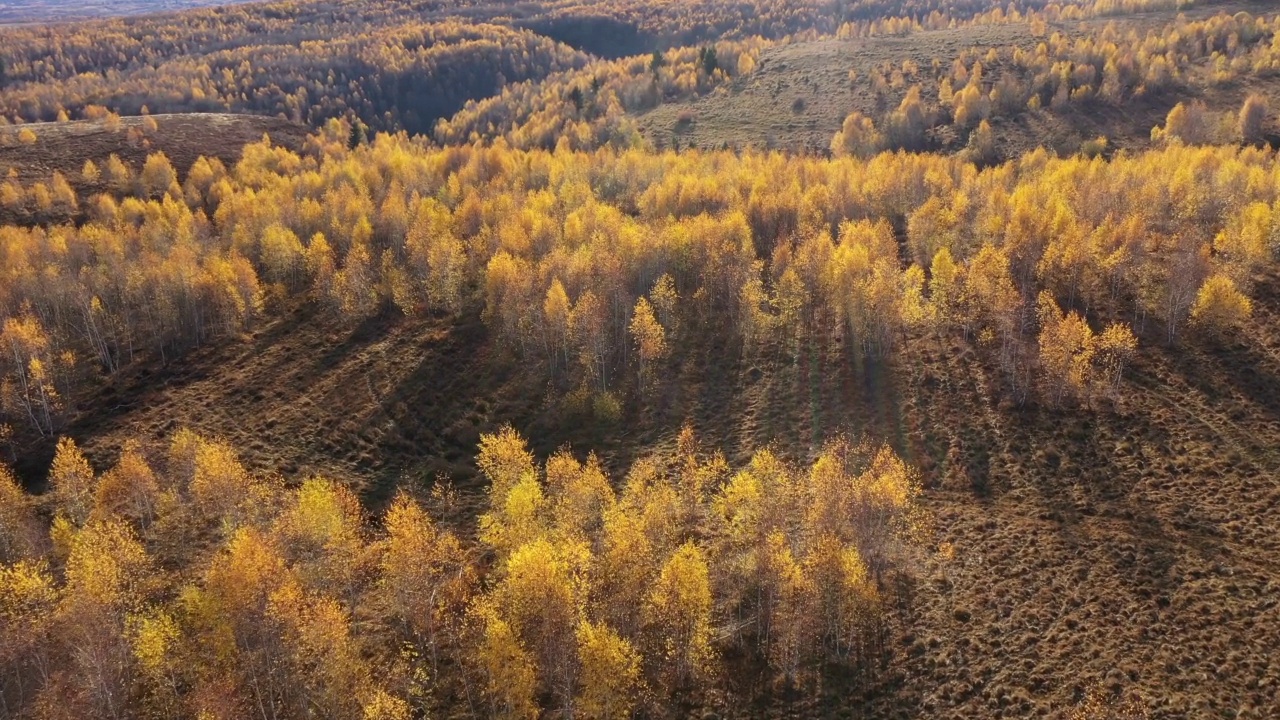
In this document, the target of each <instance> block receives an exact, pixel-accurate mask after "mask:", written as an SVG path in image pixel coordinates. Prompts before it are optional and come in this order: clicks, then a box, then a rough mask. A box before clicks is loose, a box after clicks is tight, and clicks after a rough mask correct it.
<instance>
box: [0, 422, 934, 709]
mask: <svg viewBox="0 0 1280 720" xmlns="http://www.w3.org/2000/svg"><path fill="white" fill-rule="evenodd" d="M478 464H479V466H480V468H481V470H482V471H483V472H484V474H485V475H486V476H487V478H488V479H489V481H490V483H491V485H490V490H489V503H488V508H489V509H488V512H486V513H485V514H484V515H483V516H481V518H480V519H479V542H478V543H471V542H468V541H465V540H463V539H461V538H460V537H458V536H456V535H455V534H453V533H452V532H450V531H449V530H448V529H446V528H444V527H442V526H441V525H439V524H438V523H437V522H436V521H434V520H433V518H432V517H431V514H430V513H429V512H428V509H427V507H425V506H424V505H423V504H422V503H420V502H418V501H417V500H415V499H414V498H413V497H411V496H410V495H408V494H406V493H401V494H400V495H398V496H397V497H396V498H395V499H394V500H393V501H392V502H391V504H390V507H388V508H387V510H386V511H385V513H384V514H383V515H382V517H381V519H380V520H381V522H379V523H378V524H377V527H374V526H372V525H371V523H370V522H369V521H368V519H367V518H366V514H365V511H364V510H363V509H362V508H361V506H360V504H359V502H358V500H357V499H356V498H355V496H354V495H353V494H352V493H351V492H350V491H349V490H347V489H346V488H345V487H343V486H341V485H339V484H336V483H334V482H332V481H330V480H327V479H324V478H319V477H315V478H309V479H305V480H304V481H302V482H301V484H300V485H297V486H295V487H292V488H286V486H285V485H284V484H283V483H282V482H281V481H280V480H279V479H278V478H272V477H260V476H256V475H254V474H253V473H250V472H249V471H247V470H246V469H245V468H244V467H243V466H242V465H241V464H240V462H239V461H238V459H237V458H236V454H235V452H234V451H233V450H232V449H231V448H230V447H228V446H227V445H225V444H223V443H220V442H217V441H212V440H209V439H206V438H202V437H199V436H196V435H194V434H193V433H190V432H188V431H185V430H182V431H179V432H177V433H176V434H175V435H174V436H173V438H172V439H171V441H170V443H169V446H168V448H167V449H154V450H149V449H148V448H144V447H143V446H141V445H139V444H136V443H133V444H129V445H126V447H125V448H124V450H123V451H122V453H121V455H120V457H119V460H118V462H117V463H116V465H115V467H113V468H111V469H110V470H108V471H106V472H104V473H101V474H99V473H97V472H95V470H94V468H93V467H92V466H91V465H90V464H89V463H88V461H87V460H86V459H85V458H84V456H83V455H82V454H81V452H80V451H79V449H78V448H77V447H76V445H75V443H74V442H72V441H71V440H69V439H63V440H61V441H60V442H59V444H58V449H57V454H56V456H55V458H54V460H53V465H52V467H51V469H50V471H49V486H50V488H51V489H50V492H49V493H47V494H46V495H44V496H41V497H32V496H29V495H27V494H25V492H24V491H23V490H22V489H21V487H20V486H19V485H18V484H17V482H16V480H15V479H14V478H13V476H12V475H11V474H10V473H9V472H8V471H7V470H6V469H5V468H4V467H3V466H0V618H2V619H3V620H4V622H3V623H0V641H2V642H0V707H3V708H4V709H5V714H6V716H8V717H15V718H17V717H28V716H35V717H54V716H56V717H145V716H157V717H177V716H195V717H212V718H236V717H249V716H253V717H259V716H260V717H267V718H281V719H283V718H304V717H315V716H316V715H320V716H323V717H328V718H352V719H353V720H359V719H361V718H363V719H366V720H367V719H369V718H382V719H393V720H407V718H410V717H421V716H422V714H423V713H428V714H430V713H432V712H433V711H434V710H435V709H436V708H437V707H449V706H451V705H456V704H458V703H465V702H467V701H470V702H472V703H474V704H476V705H477V706H480V707H484V708H487V710H486V711H483V712H482V713H481V714H483V715H484V716H486V717H510V718H529V717H534V716H535V715H536V713H537V711H538V709H539V707H540V706H544V705H545V706H546V707H547V709H551V708H559V709H561V710H562V711H563V712H565V713H566V715H574V716H580V717H585V718H625V717H630V716H631V715H632V713H633V711H635V710H638V709H641V708H647V709H649V710H651V711H656V712H657V713H658V716H662V715H663V714H665V713H664V712H663V710H662V708H663V707H666V704H667V702H668V701H669V700H670V699H672V698H674V697H689V698H693V699H694V700H695V701H699V700H704V699H705V695H704V693H705V692H706V691H708V690H710V689H712V688H724V687H726V686H727V684H726V683H725V675H726V674H727V673H729V672H732V671H734V670H735V668H736V669H737V671H739V672H741V671H742V670H743V669H745V670H747V671H748V672H758V671H759V672H765V673H768V674H770V675H773V676H776V677H778V678H782V679H784V680H785V681H786V682H788V683H790V684H793V685H796V686H799V687H806V688H808V687H812V686H813V685H812V683H813V681H814V680H815V679H816V678H818V677H819V676H820V675H821V674H822V673H824V672H827V671H828V668H830V667H832V666H836V667H842V668H846V670H844V672H847V671H848V670H847V668H850V667H852V668H854V669H859V670H861V671H863V672H870V671H871V670H872V668H873V667H874V665H875V663H874V662H873V661H876V660H878V656H879V654H880V653H881V652H882V643H883V628H882V627H881V622H882V620H881V614H882V613H881V605H882V600H881V596H882V595H883V594H884V593H885V592H887V591H888V590H887V589H886V588H888V587H889V586H890V583H888V582H887V580H888V579H889V576H890V574H891V573H892V572H893V571H894V567H895V559H896V558H898V557H900V553H899V548H900V547H901V546H902V544H903V543H904V542H907V543H910V542H912V541H913V537H914V518H915V514H916V509H915V502H916V496H917V495H918V493H919V483H918V480H917V478H916V476H915V473H914V471H912V470H911V469H910V468H908V467H907V466H906V465H904V464H903V463H902V461H901V460H899V459H898V458H897V457H896V456H895V455H894V454H893V452H892V451H891V450H889V449H887V448H880V449H876V448H873V447H868V446H860V445H853V444H850V443H847V442H834V443H832V444H830V445H828V446H827V447H826V448H825V449H824V450H823V452H822V453H821V455H820V456H819V457H818V458H817V460H816V461H815V462H814V463H813V464H812V465H811V466H810V467H807V468H799V467H795V466H793V465H791V464H788V463H787V462H784V461H783V460H781V459H779V458H778V457H777V456H776V455H775V454H774V453H773V452H771V451H768V450H764V451H760V452H758V453H757V454H756V455H755V457H753V458H752V460H751V462H750V463H749V464H748V465H747V466H746V467H743V468H741V469H738V470H736V471H734V470H732V469H731V468H730V467H729V465H728V464H727V463H726V462H725V460H724V458H723V457H721V456H720V455H719V454H712V455H704V454H702V453H700V452H699V450H698V448H697V445H696V442H695V441H694V438H693V435H692V432H691V431H689V430H688V429H686V430H685V431H684V432H683V433H682V434H681V435H680V439H679V443H678V447H677V451H676V453H675V454H674V455H673V456H670V457H652V458H648V459H645V460H642V461H639V462H637V463H636V464H635V465H634V466H633V467H632V468H631V470H630V472H629V473H628V474H627V476H626V478H625V479H624V481H623V482H622V484H621V485H622V487H621V490H620V491H618V490H615V489H614V486H613V483H612V482H611V481H610V479H609V477H608V475H607V474H606V473H605V471H604V470H603V468H602V467H601V465H600V463H599V461H598V460H597V459H596V457H595V456H594V455H592V456H589V457H588V458H587V459H586V461H585V462H582V461H580V460H579V459H578V458H576V457H574V455H573V454H572V453H570V452H568V451H567V450H563V451H560V452H558V453H556V454H555V455H553V456H552V457H550V458H548V459H547V461H546V463H545V464H544V465H541V466H539V465H536V464H535V462H534V458H533V456H532V455H531V454H530V453H529V451H528V449H527V448H526V447H525V443H524V441H523V440H522V439H521V438H520V437H519V436H518V435H517V434H516V433H515V432H514V431H512V430H509V429H507V430H503V431H502V432H500V433H497V434H494V435H486V436H483V437H482V439H481V443H480V453H479V458H478ZM441 499H442V495H441V494H439V493H436V494H434V495H433V498H432V500H431V501H429V503H428V504H429V505H431V504H438V503H439V502H440V501H441ZM45 518H51V520H46V519H45ZM746 692H747V693H748V696H747V697H748V698H749V697H750V694H752V693H754V692H756V690H746ZM478 709H479V707H477V710H478Z"/></svg>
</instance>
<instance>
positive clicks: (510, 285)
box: [0, 121, 1280, 434]
mask: <svg viewBox="0 0 1280 720" xmlns="http://www.w3.org/2000/svg"><path fill="white" fill-rule="evenodd" d="M349 135H350V132H349V131H348V129H347V128H346V127H345V126H343V125H342V124H341V123H338V122H336V121H335V122H333V123H330V127H329V128H328V129H327V130H326V131H325V132H323V133H321V134H318V135H316V136H315V137H314V138H313V139H312V140H311V141H310V142H309V146H310V148H309V151H308V152H307V153H306V154H304V155H295V154H293V153H291V152H288V151H286V150H284V149H282V148H279V147H272V146H270V145H269V144H267V143H262V144H257V145H252V146H250V147H249V148H248V149H247V150H246V155H245V158H244V160H243V161H242V162H240V163H239V164H238V165H237V166H236V167H235V168H234V169H233V170H231V171H230V172H228V171H226V170H224V169H223V168H222V167H221V166H220V165H219V164H217V163H209V162H207V161H203V160H202V161H200V162H197V163H196V164H195V166H193V167H192V168H191V169H190V170H189V171H188V172H187V173H186V176H185V177H179V176H178V174H177V173H175V172H174V170H173V168H172V167H170V166H169V164H168V163H167V162H166V161H165V160H164V159H163V157H161V156H156V157H153V158H152V160H150V161H148V163H147V165H146V167H144V168H142V169H141V171H140V172H138V171H135V170H130V169H129V168H127V167H123V164H120V165H122V167H120V168H114V169H113V168H110V167H109V168H107V171H106V172H107V173H108V174H110V175H112V176H113V177H116V178H117V179H118V181H119V184H118V190H117V192H114V193H107V194H101V195H96V196H93V197H90V198H82V199H80V200H79V201H78V202H79V203H80V204H81V205H82V206H84V207H86V208H87V211H86V212H87V218H88V220H87V222H84V223H83V224H80V225H78V226H71V225H53V226H46V227H39V226H37V227H30V228H16V227H8V228H4V229H2V230H0V269H2V270H0V271H2V272H3V275H2V276H0V280H2V281H3V282H0V314H2V315H3V317H4V318H5V320H4V323H5V325H4V328H5V329H4V333H3V335H2V336H0V346H3V347H4V348H5V350H6V352H5V354H4V356H3V359H2V360H0V367H2V368H3V373H4V374H3V377H4V378H5V379H4V385H3V387H4V395H3V397H4V412H5V415H6V417H7V418H8V420H7V421H8V422H10V423H11V424H14V425H15V426H20V427H31V428H32V429H33V430H36V431H39V432H41V433H45V434H48V433H52V432H54V431H55V429H56V427H57V418H58V417H59V415H60V413H61V412H64V411H65V410H64V408H65V406H66V401H67V400H68V399H69V398H71V397H73V396H74V392H73V390H74V387H75V383H76V378H78V377H83V376H84V374H85V373H94V372H99V371H101V372H108V373H109V372H112V371H114V370H115V369H116V368H118V367H120V366H121V365H122V364H124V363H127V362H129V361H130V360H131V359H133V358H134V357H136V355H137V354H138V353H139V352H143V353H147V354H149V355H152V356H159V357H169V356H171V355H173V354H174V353H176V352H180V351H181V350H182V349H184V348H188V347H191V346H194V345H198V344H200V343H204V342H207V341H209V340H210V339H212V338H216V337H218V336H223V335H227V334H230V333H235V332H239V331H241V330H244V329H246V328H249V327H251V326H252V325H253V324H254V323H256V322H259V321H260V318H262V317H263V316H264V314H270V313H271V312H274V311H273V310H272V308H274V307H279V306H280V302H279V301H281V300H283V299H285V298H288V297H290V296H294V295H305V296H309V297H311V298H313V299H314V300H316V301H317V302H320V303H322V304H324V305H326V306H328V307H329V308H331V311H332V312H334V313H336V314H338V315H340V316H342V317H344V318H347V319H349V320H350V321H351V322H353V323H354V322H357V321H359V320H360V319H363V318H366V317H369V316H371V315H373V314H377V313H381V312H385V311H387V310H390V309H394V310H395V311H398V312H404V313H410V314H412V313H420V312H427V311H430V312H446V313H458V312H468V311H469V308H477V309H479V310H481V311H482V312H483V315H484V317H485V319H486V321H487V322H488V324H489V326H490V328H491V329H492V332H493V335H494V338H495V339H496V340H497V341H498V342H500V343H502V344H504V345H506V346H507V347H509V348H510V349H511V351H512V352H514V353H517V354H519V355H522V356H524V357H526V358H528V359H531V360H532V359H536V360H539V361H541V363H540V365H541V367H544V368H545V370H546V373H547V377H548V378H549V379H551V380H553V381H554V382H555V384H557V385H558V386H560V387H562V388H564V389H565V390H573V389H580V390H582V391H583V392H587V393H590V394H595V395H597V396H598V397H602V398H603V397H606V396H607V395H608V394H610V393H613V394H616V393H618V392H624V391H626V390H627V388H629V387H630V386H631V383H630V381H629V379H630V378H633V377H634V378H637V382H638V383H639V384H640V385H643V384H646V383H648V382H649V381H652V380H658V381H661V378H662V377H663V376H664V375H665V373H663V372H661V371H660V369H659V368H660V367H661V366H662V365H661V364H662V363H664V362H672V361H675V360H678V359H679V357H681V355H682V353H683V352H685V351H686V349H687V347H688V345H689V342H690V341H692V340H693V339H695V338H700V339H706V338H708V337H715V338H720V339H722V340H724V341H726V342H728V343H729V344H730V346H731V347H733V346H736V347H740V348H742V349H743V351H745V352H750V353H764V354H766V355H772V354H779V353H780V354H781V355H782V356H787V355H788V354H791V353H794V352H797V351H798V348H799V346H798V345H797V344H796V343H817V344H819V345H821V346H826V345H829V344H833V343H834V344H835V345H834V346H836V347H843V348H845V351H846V352H847V353H848V354H849V356H850V358H851V359H856V358H862V357H870V358H891V357H893V356H894V355H895V354H896V352H897V351H898V350H899V349H900V348H901V347H902V346H903V344H904V340H906V339H909V338H911V337H913V336H916V337H919V336H927V335H931V334H936V335H940V336H942V335H949V334H954V335H960V336H962V337H964V338H967V339H969V340H971V341H972V342H974V343H975V344H977V345H978V346H979V348H985V349H986V351H987V352H989V353H990V357H991V359H992V361H993V362H995V363H998V364H999V366H1000V367H1002V368H1004V370H1005V371H1006V377H1007V379H1008V383H1009V390H1010V391H1011V392H1012V393H1014V395H1015V396H1017V397H1028V396H1030V394H1031V393H1032V391H1033V390H1034V387H1035V386H1036V385H1037V384H1039V383H1040V380H1037V378H1041V379H1043V381H1044V382H1045V383H1047V385H1048V386H1049V387H1052V388H1056V387H1058V385H1057V383H1059V381H1061V379H1062V378H1061V377H1054V376H1056V375H1061V374H1062V373H1063V372H1065V370H1064V368H1067V367H1068V366H1069V365H1070V364H1069V363H1068V364H1063V363H1059V362H1049V361H1047V360H1046V359H1045V358H1048V357H1049V356H1051V355H1052V354H1053V353H1051V352H1050V353H1045V352H1043V351H1037V344H1039V345H1040V346H1044V344H1045V343H1044V338H1043V337H1042V335H1043V334H1044V333H1045V332H1046V331H1047V329H1048V328H1049V326H1051V325H1056V321H1055V322H1054V323H1047V322H1046V318H1049V317H1050V315H1049V314H1046V313H1042V312H1041V311H1040V308H1041V305H1042V303H1040V301H1039V300H1038V298H1039V297H1040V295H1041V291H1044V290H1047V291H1049V293H1050V295H1051V298H1052V299H1054V300H1056V301H1057V303H1059V304H1060V306H1061V307H1062V308H1065V310H1063V312H1071V313H1076V314H1077V315H1078V317H1079V318H1080V319H1081V320H1082V321H1083V322H1085V323H1086V324H1088V325H1089V326H1091V327H1092V328H1093V331H1092V332H1094V333H1096V334H1098V335H1099V336H1102V335H1105V334H1106V332H1113V336H1114V333H1123V332H1130V331H1129V330H1127V329H1123V330H1122V328H1123V327H1124V326H1132V332H1133V333H1134V334H1137V335H1141V334H1142V333H1143V332H1144V330H1145V328H1147V327H1149V326H1151V325H1152V323H1153V321H1154V322H1158V323H1160V324H1161V325H1162V326H1163V328H1164V334H1165V337H1166V339H1167V340H1168V341H1173V340H1175V339H1176V338H1177V336H1178V335H1179V333H1180V331H1181V330H1182V328H1183V327H1184V325H1185V324H1186V323H1187V321H1188V320H1189V319H1191V318H1192V317H1193V310H1194V311H1195V315H1194V317H1195V318H1196V319H1198V321H1199V322H1198V323H1197V324H1199V325H1209V326H1215V328H1217V329H1220V330H1222V331H1227V330H1228V329H1229V328H1230V327H1232V326H1235V325H1236V324H1238V322H1239V321H1240V319H1242V318H1243V317H1245V316H1247V314H1248V310H1249V306H1248V303H1247V295H1248V292H1249V289H1250V285H1251V278H1252V276H1253V272H1254V270H1255V269H1257V268H1258V267H1259V266H1260V265H1261V264H1262V263H1265V262H1267V261H1269V260H1270V258H1272V257H1273V253H1274V252H1275V249H1276V239H1277V231H1276V221H1275V217H1276V212H1277V206H1276V203H1277V193H1278V192H1280V188H1278V186H1277V184H1276V182H1275V181H1274V178H1275V177H1277V174H1276V168H1275V165H1276V158H1275V156H1274V154H1272V153H1271V152H1269V151H1264V150H1260V149H1247V150H1241V149H1235V148H1231V147H1193V146H1187V145H1182V144H1174V145H1171V146H1169V147H1167V148H1166V149H1163V150H1158V151H1151V152H1148V153H1144V154H1140V155H1133V156H1121V157H1117V158H1115V159H1112V160H1110V161H1105V160H1102V159H1098V158H1095V159H1092V160H1089V159H1084V158H1065V159H1060V158H1054V157H1051V156H1050V155H1048V154H1047V153H1045V152H1043V151H1037V152H1034V153H1031V154H1028V155H1027V156H1025V157H1023V158H1021V159H1019V160H1018V161H1017V162H1014V163H1009V164H1005V165H1001V166H997V167H992V168H989V169H984V170H979V169H978V168H977V167H975V166H974V165H973V164H971V163H970V162H968V161H966V160H964V159H961V158H948V157H939V156H930V155H905V154H882V155H878V156H876V157H875V158H873V159H871V160H869V161H860V160H855V159H851V158H846V159H836V160H825V159H818V158H797V157H787V156H783V155H779V154H762V153H745V154H734V153H701V152H686V153H680V154H677V153H672V152H667V153H661V154H654V153H651V152H646V151H641V150H637V149H631V150H625V151H596V152H593V153H578V152H572V151H569V150H568V149H564V148H561V149H560V150H557V151H554V152H548V151H542V150H534V151H521V150H513V149H510V148H508V147H506V146H505V145H504V144H503V143H501V142H499V143H498V144H496V145H495V146H493V147H477V146H471V145H468V146H463V147H454V148H445V149H432V148H428V147H425V146H422V145H420V144H418V143H416V142H414V141H410V140H408V139H405V138H404V137H397V136H390V135H380V136H379V137H378V138H377V139H376V141H374V142H373V143H372V144H370V145H362V146H358V147H356V148H355V149H350V148H349V147H348V138H349ZM112 164H115V163H112ZM179 180H181V183H179ZM6 185H7V187H8V193H9V194H12V195H17V196H19V197H28V196H29V195H30V194H31V193H30V192H29V191H28V190H27V189H26V188H24V187H22V186H21V183H19V182H18V181H16V180H12V179H11V180H9V181H7V182H6ZM895 227H897V228H900V230H898V231H895V230H894V228H895ZM1058 316H1059V317H1060V316H1061V313H1058ZM726 319H728V320H727V321H726ZM1111 323H1122V326H1121V327H1118V328H1116V329H1115V330H1114V331H1111V330H1110V329H1109V325H1110V324H1111ZM1218 326H1221V327H1218ZM779 338H781V340H779ZM1038 338H1039V339H1038ZM1086 345H1087V343H1084V342H1083V341H1081V345H1080V346H1081V347H1085V346H1086ZM1121 345H1125V343H1121ZM1041 350H1043V347H1042V348H1041ZM1087 357H1088V358H1089V362H1088V363H1085V364H1088V365H1090V366H1091V367H1093V366H1095V365H1096V366H1098V367H1097V372H1093V373H1088V374H1081V375H1080V377H1081V378H1103V377H1112V376H1114V374H1115V372H1114V365H1113V364H1112V363H1113V359H1112V358H1111V356H1110V355H1108V354H1106V353H1102V354H1089V355H1088V356H1087ZM1081 362H1084V361H1083V360H1082V361H1081ZM633 368H634V369H635V370H636V372H634V373H633V372H631V371H630V369H633ZM641 380H643V382H640V381H641ZM1109 384H1113V383H1109ZM1073 385H1074V386H1077V387H1078V389H1079V390H1080V391H1081V392H1080V393H1077V394H1078V395H1080V396H1081V397H1083V396H1085V395H1087V392H1085V391H1086V390H1088V389H1089V388H1091V387H1101V385H1100V384H1098V383H1093V382H1083V381H1082V382H1080V383H1073ZM1048 395H1049V397H1051V398H1054V399H1056V398H1059V397H1061V396H1062V393H1061V392H1058V391H1057V390H1054V391H1052V392H1050V393H1049V394H1048ZM60 408H63V409H60Z"/></svg>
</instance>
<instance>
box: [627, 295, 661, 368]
mask: <svg viewBox="0 0 1280 720" xmlns="http://www.w3.org/2000/svg"><path fill="white" fill-rule="evenodd" d="M631 339H632V342H634V343H635V348H636V357H637V358H638V359H639V364H640V382H641V384H642V385H644V384H648V382H649V381H650V380H651V379H652V378H651V374H652V372H653V366H654V365H655V364H657V363H659V362H661V361H662V359H663V358H664V357H666V354H667V340H666V332H665V330H664V329H663V327H662V325H661V323H659V322H658V319H657V318H656V317H655V316H654V313H653V306H652V305H650V304H649V301H648V300H647V299H645V298H644V297H641V298H640V299H639V300H636V306H635V310H633V311H632V313H631Z"/></svg>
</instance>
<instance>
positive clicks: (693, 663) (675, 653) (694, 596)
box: [645, 542, 715, 686]
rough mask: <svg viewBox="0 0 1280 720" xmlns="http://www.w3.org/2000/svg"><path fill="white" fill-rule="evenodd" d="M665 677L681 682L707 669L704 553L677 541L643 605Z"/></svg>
mask: <svg viewBox="0 0 1280 720" xmlns="http://www.w3.org/2000/svg"><path fill="white" fill-rule="evenodd" d="M645 617H646V623H647V625H648V628H649V633H650V635H651V637H652V639H653V643H654V645H653V652H655V653H657V654H658V655H659V656H660V657H661V658H662V659H663V665H664V672H663V673H662V674H663V678H664V681H665V682H667V683H670V684H672V685H674V686H682V685H684V684H686V683H689V682H691V681H693V680H694V679H695V678H699V677H702V676H704V675H705V674H706V673H708V672H710V671H711V663H712V662H713V661H714V659H715V652H714V650H713V648H712V647H711V632H712V630H711V585H710V579H709V576H708V569H707V561H706V558H705V555H704V554H703V551H702V550H701V549H699V548H698V546H696V545H694V544H693V543H691V542H688V543H685V544H684V545H681V546H680V547H679V548H678V549H677V550H676V551H675V553H674V554H673V555H672V556H671V558H670V559H668V560H667V562H666V564H664V565H663V567H662V570H661V571H660V572H659V573H658V578H657V580H656V581H655V582H654V584H653V589H652V590H651V591H650V593H649V597H648V602H647V603H646V605H645Z"/></svg>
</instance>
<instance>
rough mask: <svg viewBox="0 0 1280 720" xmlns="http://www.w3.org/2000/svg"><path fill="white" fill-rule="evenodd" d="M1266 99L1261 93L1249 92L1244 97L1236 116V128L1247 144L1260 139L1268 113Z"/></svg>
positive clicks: (1254, 142) (1257, 141)
mask: <svg viewBox="0 0 1280 720" xmlns="http://www.w3.org/2000/svg"><path fill="white" fill-rule="evenodd" d="M1268 114H1269V113H1268V108H1267V101H1266V99H1264V98H1263V97H1262V96H1261V95H1258V94H1256V93H1250V95H1249V97H1247V98H1245V101H1244V105H1243V106H1241V108H1240V114H1239V116H1237V118H1236V130H1237V132H1239V134H1240V139H1241V140H1243V141H1244V143H1245V144H1247V145H1254V144H1257V143H1259V142H1261V141H1262V139H1263V133H1264V131H1265V126H1266V122H1267V115H1268Z"/></svg>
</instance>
